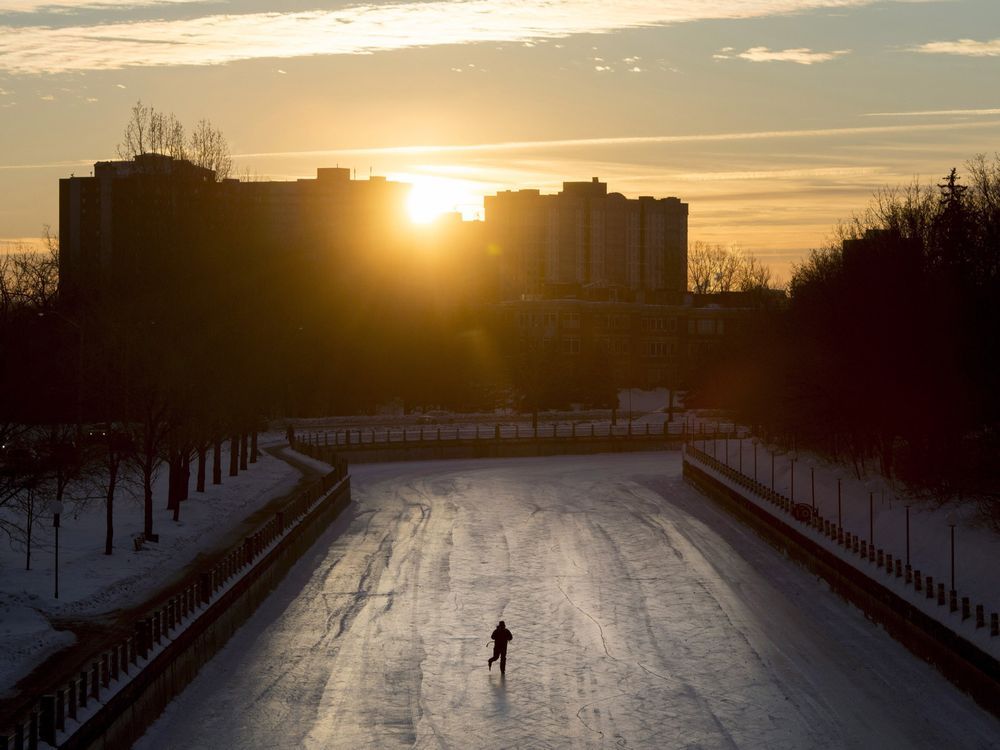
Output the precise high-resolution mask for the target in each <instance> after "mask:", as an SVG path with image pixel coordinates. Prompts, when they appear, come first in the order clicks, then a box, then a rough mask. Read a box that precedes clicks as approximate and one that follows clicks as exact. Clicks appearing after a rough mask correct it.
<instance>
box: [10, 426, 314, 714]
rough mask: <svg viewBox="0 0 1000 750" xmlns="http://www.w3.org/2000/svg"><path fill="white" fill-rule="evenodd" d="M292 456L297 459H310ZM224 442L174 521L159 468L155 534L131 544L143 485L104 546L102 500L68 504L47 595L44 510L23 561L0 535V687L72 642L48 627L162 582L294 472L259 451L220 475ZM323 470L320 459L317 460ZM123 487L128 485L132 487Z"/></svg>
mask: <svg viewBox="0 0 1000 750" xmlns="http://www.w3.org/2000/svg"><path fill="white" fill-rule="evenodd" d="M283 441H284V437H283V436H282V435H278V434H265V435H262V436H261V439H260V442H259V446H260V448H261V450H262V451H263V449H264V448H265V447H268V446H271V445H279V444H281V443H282V442H283ZM295 456H296V457H297V458H298V459H299V460H301V461H311V459H306V458H305V457H300V456H299V455H298V454H295ZM228 462H229V457H228V452H227V451H226V450H223V466H224V467H226V468H225V470H224V472H223V483H222V484H221V485H217V486H213V485H212V484H211V456H209V479H208V484H207V485H206V492H205V493H197V492H194V486H193V485H194V482H193V479H192V488H191V494H190V498H189V499H188V500H186V501H185V502H184V503H183V504H182V506H181V514H180V521H179V522H177V523H175V522H174V521H173V520H172V513H171V511H168V510H166V508H165V505H166V501H165V500H164V498H165V497H166V479H167V477H166V470H165V469H164V470H163V471H161V472H160V475H159V476H158V477H157V484H156V486H155V488H154V503H155V505H154V513H155V518H154V531H156V532H157V533H158V534H159V535H160V541H159V542H158V543H155V544H152V543H147V544H145V545H144V547H143V549H142V550H141V551H140V552H136V551H135V549H134V547H133V545H132V538H133V537H134V536H136V535H137V534H139V533H141V532H142V524H143V512H142V502H141V491H140V494H139V495H138V497H135V496H132V497H130V496H129V492H130V490H129V489H128V488H123V490H122V491H121V492H120V493H119V496H118V498H117V501H116V504H115V551H114V554H113V555H111V556H107V555H105V554H104V523H105V519H104V506H103V503H102V502H94V503H92V504H90V505H89V506H87V507H83V508H79V507H76V508H74V507H72V506H69V505H67V507H66V508H65V510H64V513H63V515H62V519H61V520H62V523H61V527H60V533H59V598H58V599H56V598H55V597H54V575H53V567H54V561H55V557H54V550H55V547H54V542H55V538H54V530H53V528H52V525H51V520H52V518H51V513H47V514H46V515H45V516H44V518H43V522H42V523H41V524H40V526H39V527H38V528H37V529H36V530H35V536H36V538H35V540H34V541H33V545H32V546H33V551H32V565H31V570H30V571H27V570H25V569H24V552H23V550H21V549H15V548H13V547H10V546H8V545H7V544H3V545H0V695H3V694H6V693H8V692H9V691H10V689H11V688H13V687H14V685H15V684H16V682H17V681H18V680H19V679H21V678H22V677H24V676H25V675H26V674H28V673H29V672H30V671H31V670H32V669H34V668H35V667H36V666H37V665H38V664H39V663H41V662H42V661H43V660H44V659H45V658H46V657H47V656H49V655H51V654H52V653H54V652H56V651H57V650H59V649H60V648H63V647H65V646H68V645H70V644H72V643H73V642H74V639H75V638H74V635H73V634H72V632H71V631H70V630H65V629H56V627H54V625H53V623H56V624H57V625H60V626H62V624H63V623H65V622H66V621H73V620H76V619H78V618H79V619H84V618H87V619H91V618H98V619H99V618H100V617H101V616H102V615H105V614H113V613H114V612H115V611H116V610H121V609H126V608H129V607H133V606H137V605H139V604H141V603H143V602H144V601H146V600H147V599H148V598H149V597H150V596H153V595H155V593H156V592H157V591H158V590H159V589H160V588H162V587H163V586H165V585H167V584H169V583H170V582H171V581H172V580H173V579H174V578H175V577H176V576H177V575H179V574H180V572H181V571H182V570H183V569H184V568H185V567H186V566H188V565H189V564H191V563H192V562H193V561H194V560H195V558H196V557H197V556H198V555H199V554H200V553H202V552H205V551H208V550H211V549H213V548H214V547H216V546H218V545H220V544H222V543H224V540H225V539H226V537H227V535H228V534H231V533H232V532H233V530H234V529H235V528H236V527H238V526H239V525H240V524H241V523H242V522H243V520H244V519H245V518H246V517H248V516H249V515H251V514H252V513H253V512H254V511H255V510H256V509H257V508H260V507H262V506H264V505H266V504H267V503H268V502H269V501H270V500H273V499H274V498H276V497H281V496H283V495H285V494H287V493H288V492H291V491H292V490H293V489H294V487H295V485H296V484H297V483H298V481H299V480H300V479H301V478H302V473H301V472H300V471H299V470H297V469H296V468H295V467H293V466H291V465H290V464H288V463H287V462H285V461H283V460H281V459H279V458H275V457H273V456H271V455H269V454H268V453H266V452H262V453H261V455H260V456H259V458H258V460H257V462H256V463H255V464H250V465H249V466H248V469H247V470H246V471H242V472H240V474H239V476H237V477H230V476H228ZM322 466H323V467H324V468H325V470H328V467H326V466H325V464H323V465H322ZM131 492H132V493H133V495H134V494H135V489H132V490H131Z"/></svg>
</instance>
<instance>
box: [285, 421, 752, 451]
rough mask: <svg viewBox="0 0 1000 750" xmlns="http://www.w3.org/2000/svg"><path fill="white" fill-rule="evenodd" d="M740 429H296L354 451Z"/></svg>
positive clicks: (734, 432)
mask: <svg viewBox="0 0 1000 750" xmlns="http://www.w3.org/2000/svg"><path fill="white" fill-rule="evenodd" d="M741 430H743V428H740V427H738V426H737V425H735V424H733V423H731V422H730V423H721V424H720V423H716V424H714V425H711V424H705V423H704V422H699V423H697V424H696V425H693V426H692V425H689V424H688V423H686V422H682V421H677V422H664V423H663V425H662V426H660V425H655V424H650V423H649V422H643V423H626V424H618V425H612V424H610V423H608V424H582V425H578V424H575V423H574V424H542V425H538V426H537V427H532V426H531V425H522V424H509V423H508V424H503V423H494V424H492V425H490V424H476V425H431V426H419V427H395V428H393V427H383V428H381V429H380V428H375V427H349V428H344V429H337V430H313V431H299V432H297V434H296V440H297V441H298V442H302V443H305V444H306V445H310V446H312V447H314V448H327V447H329V448H337V449H338V451H340V450H342V449H347V450H351V449H354V450H357V449H365V448H384V447H386V446H389V445H398V444H400V443H405V444H411V445H419V444H426V445H433V444H436V443H443V442H452V443H454V442H479V441H483V440H498V441H500V440H503V441H512V440H546V439H547V440H552V439H559V440H581V441H585V440H597V439H608V438H622V439H628V440H644V439H649V440H663V439H664V438H673V439H676V440H679V441H684V440H687V439H689V438H696V439H699V440H701V439H716V438H717V439H722V438H726V437H728V438H730V439H732V438H735V437H738V436H739V435H740V434H742V433H741Z"/></svg>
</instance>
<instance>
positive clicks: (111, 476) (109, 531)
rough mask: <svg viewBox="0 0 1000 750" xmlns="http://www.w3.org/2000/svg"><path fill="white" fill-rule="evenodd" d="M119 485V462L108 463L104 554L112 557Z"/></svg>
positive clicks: (113, 460)
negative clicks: (116, 493)
mask: <svg viewBox="0 0 1000 750" xmlns="http://www.w3.org/2000/svg"><path fill="white" fill-rule="evenodd" d="M117 485H118V461H117V460H115V459H112V460H111V461H109V462H108V493H107V495H105V496H104V512H105V513H104V518H105V522H104V554H105V555H110V554H111V552H112V550H113V549H114V545H115V514H114V510H115V488H116V487H117Z"/></svg>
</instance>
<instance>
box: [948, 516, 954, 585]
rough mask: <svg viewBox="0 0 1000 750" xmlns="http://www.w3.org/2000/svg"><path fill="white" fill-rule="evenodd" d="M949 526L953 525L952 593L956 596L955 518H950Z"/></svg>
mask: <svg viewBox="0 0 1000 750" xmlns="http://www.w3.org/2000/svg"><path fill="white" fill-rule="evenodd" d="M948 526H950V527H951V595H952V598H954V596H955V519H954V517H950V518H949V519H948Z"/></svg>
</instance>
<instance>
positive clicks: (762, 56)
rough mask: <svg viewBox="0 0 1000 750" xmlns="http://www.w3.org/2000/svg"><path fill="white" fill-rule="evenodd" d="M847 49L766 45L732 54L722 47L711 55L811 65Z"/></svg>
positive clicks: (730, 49) (837, 55) (845, 52)
mask: <svg viewBox="0 0 1000 750" xmlns="http://www.w3.org/2000/svg"><path fill="white" fill-rule="evenodd" d="M850 51H851V50H849V49H838V50H833V51H832V52H814V51H813V50H811V49H809V48H808V47H795V48H793V49H782V50H772V49H768V48H767V47H751V48H750V49H748V50H746V51H745V52H740V53H738V54H733V48H732V47H723V48H722V49H721V50H719V51H718V52H717V53H715V54H714V55H712V57H713V58H714V59H716V60H732V59H733V58H739V59H741V60H749V61H750V62H790V63H797V64H799V65H813V64H814V63H821V62H829V61H830V60H833V59H834V58H837V57H842V56H843V55H847V54H849V53H850Z"/></svg>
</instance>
